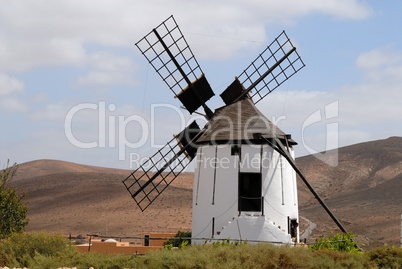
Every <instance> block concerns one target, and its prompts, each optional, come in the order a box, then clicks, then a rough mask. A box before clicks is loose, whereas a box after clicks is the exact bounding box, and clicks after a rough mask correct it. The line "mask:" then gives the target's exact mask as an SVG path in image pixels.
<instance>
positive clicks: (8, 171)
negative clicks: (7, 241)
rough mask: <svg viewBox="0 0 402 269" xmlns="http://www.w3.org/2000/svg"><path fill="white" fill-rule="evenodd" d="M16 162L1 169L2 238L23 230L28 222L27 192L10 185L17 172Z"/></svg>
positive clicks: (0, 226) (0, 224)
mask: <svg viewBox="0 0 402 269" xmlns="http://www.w3.org/2000/svg"><path fill="white" fill-rule="evenodd" d="M17 169H18V166H17V165H16V164H14V165H12V166H11V167H10V166H9V161H7V166H6V168H5V169H3V170H0V216H1V217H0V239H4V238H7V237H8V236H10V235H11V234H12V233H15V232H22V231H24V229H25V226H26V225H27V224H28V218H27V214H28V207H27V206H26V205H25V204H24V202H23V201H22V198H24V196H25V194H24V193H22V194H20V193H18V192H17V190H15V189H14V188H12V187H11V186H10V184H9V183H10V181H11V180H12V178H13V177H14V175H15V173H16V172H17Z"/></svg>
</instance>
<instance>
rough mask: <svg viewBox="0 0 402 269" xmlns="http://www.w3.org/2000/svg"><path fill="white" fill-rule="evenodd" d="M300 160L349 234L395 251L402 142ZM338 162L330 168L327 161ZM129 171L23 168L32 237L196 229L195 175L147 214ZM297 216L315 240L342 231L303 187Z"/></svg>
mask: <svg viewBox="0 0 402 269" xmlns="http://www.w3.org/2000/svg"><path fill="white" fill-rule="evenodd" d="M326 158H329V159H327V161H325V162H323V161H320V160H319V159H317V158H315V157H314V156H305V157H301V158H298V159H297V160H296V161H297V164H298V166H299V167H300V168H301V170H302V171H303V173H304V174H305V175H306V177H307V179H308V180H309V181H310V183H311V184H312V185H313V186H314V188H315V189H316V191H317V192H318V193H319V194H320V196H321V197H322V198H323V199H324V200H325V202H326V203H327V204H328V206H329V207H330V208H331V210H332V211H333V212H334V214H335V215H336V216H337V217H338V219H339V220H340V221H341V222H342V224H343V225H344V226H345V228H346V229H347V230H349V231H353V232H354V233H355V234H358V235H359V240H360V242H363V243H365V244H368V245H370V246H374V245H381V244H384V243H387V244H392V245H395V244H398V243H399V236H400V216H401V214H402V195H401V194H400V191H401V190H402V138H400V137H391V138H388V139H385V140H378V141H371V142H366V143H361V144H356V145H352V146H347V147H343V148H340V149H338V150H337V151H331V152H328V154H326ZM334 159H337V160H338V165H337V166H331V165H328V164H327V163H328V162H329V161H328V160H334ZM129 173H130V171H128V170H120V169H110V168H103V167H95V166H88V165H80V164H75V163H69V162H63V161H55V160H38V161H33V162H28V163H23V164H21V165H20V166H19V169H18V172H17V175H16V176H15V178H14V179H13V185H14V186H15V187H17V188H18V189H19V190H23V191H25V192H26V193H27V196H26V198H25V200H26V202H28V206H29V218H30V223H29V225H28V227H27V230H28V231H33V230H47V231H50V232H59V233H62V234H66V235H67V234H70V233H71V234H73V235H77V234H79V233H82V234H87V233H99V234H102V235H127V236H130V235H136V234H137V233H139V232H147V231H168V232H176V231H177V230H190V229H191V199H192V173H183V174H182V175H180V177H179V178H178V179H176V180H175V181H174V182H173V184H172V186H171V187H170V188H168V189H167V190H166V191H165V192H164V193H163V194H162V195H161V196H160V197H159V198H158V199H157V200H156V201H155V202H154V203H153V204H152V205H151V206H150V207H149V208H148V209H147V210H146V211H145V212H141V211H140V210H139V209H138V208H137V206H136V205H135V204H134V201H133V200H132V199H131V197H130V196H129V194H128V192H127V191H126V189H125V188H124V186H123V184H122V183H121V181H122V179H124V178H125V177H126V176H127V175H128V174H129ZM298 187H299V205H300V215H301V216H303V217H306V218H307V219H309V220H310V221H312V222H314V223H316V224H317V228H316V229H315V230H314V233H313V238H311V239H309V240H310V241H312V240H314V237H316V236H321V235H327V234H329V233H331V232H338V231H339V230H338V229H337V227H336V226H335V224H334V223H333V222H332V220H331V219H330V218H329V217H327V214H326V212H325V211H324V210H323V209H322V208H321V207H320V206H319V205H318V203H317V202H316V200H315V199H314V198H313V196H312V195H311V194H310V193H309V192H308V190H307V189H306V188H305V186H304V184H303V183H302V181H301V180H299V181H298Z"/></svg>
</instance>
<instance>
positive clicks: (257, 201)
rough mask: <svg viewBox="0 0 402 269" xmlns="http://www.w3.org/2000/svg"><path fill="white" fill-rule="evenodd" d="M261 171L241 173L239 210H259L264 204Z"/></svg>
mask: <svg viewBox="0 0 402 269" xmlns="http://www.w3.org/2000/svg"><path fill="white" fill-rule="evenodd" d="M261 185H262V179H261V173H240V175H239V211H259V212H261V204H262V194H261V192H262V191H261V190H262V186H261Z"/></svg>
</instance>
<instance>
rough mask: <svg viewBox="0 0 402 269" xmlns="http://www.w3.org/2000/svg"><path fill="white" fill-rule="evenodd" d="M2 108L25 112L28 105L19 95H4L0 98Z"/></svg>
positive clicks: (6, 110) (2, 109)
mask: <svg viewBox="0 0 402 269" xmlns="http://www.w3.org/2000/svg"><path fill="white" fill-rule="evenodd" d="M0 110H1V111H4V112H7V113H10V112H23V111H26V110H27V105H26V104H25V102H24V101H22V100H20V99H19V98H17V97H3V98H1V99H0Z"/></svg>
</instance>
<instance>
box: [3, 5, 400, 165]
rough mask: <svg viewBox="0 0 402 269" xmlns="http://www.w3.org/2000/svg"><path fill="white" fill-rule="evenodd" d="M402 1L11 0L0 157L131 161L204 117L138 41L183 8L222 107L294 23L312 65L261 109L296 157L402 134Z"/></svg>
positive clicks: (6, 14) (185, 26) (293, 33)
mask: <svg viewBox="0 0 402 269" xmlns="http://www.w3.org/2000/svg"><path fill="white" fill-rule="evenodd" d="M401 5H402V4H401V3H400V2H399V1H357V0H341V1H339V0H309V1H297V0H285V1H274V0H253V1H249V0H248V1H229V0H226V1H209V0H207V1H180V0H175V1H162V0H160V1H150V0H147V1H121V0H119V1H74V0H69V1H67V0H66V1H39V0H37V1H21V0H13V1H7V0H5V1H3V2H2V9H1V10H0V25H2V27H1V29H0V113H1V114H0V124H1V127H0V137H1V138H0V162H1V163H2V164H4V163H5V162H6V161H7V159H10V161H11V162H17V163H23V162H27V161H31V160H36V159H59V160H66V161H72V162H77V163H83V164H90V165H99V166H107V167H119V168H127V169H129V168H131V167H130V166H133V162H132V160H131V161H130V154H135V156H137V159H138V158H145V157H147V156H149V155H150V154H151V153H152V152H153V151H155V150H156V149H157V147H158V145H163V144H164V143H165V142H167V141H168V140H170V139H171V138H172V134H174V133H178V132H179V131H181V130H182V129H183V128H184V127H185V126H186V124H187V123H188V122H189V121H190V120H191V119H192V118H194V117H193V116H194V115H193V116H190V115H188V113H187V114H186V112H184V111H182V110H180V108H178V107H179V106H180V103H179V101H178V100H176V99H174V98H173V96H172V93H171V91H170V90H168V89H167V87H166V85H165V84H164V83H163V82H162V81H161V80H160V78H159V77H158V76H157V74H155V72H154V70H153V69H152V68H151V67H150V66H149V65H148V63H147V61H146V60H145V58H143V56H142V55H141V54H140V52H139V51H138V50H137V48H136V47H135V45H134V44H135V43H136V42H137V41H138V40H140V39H141V38H142V37H143V36H144V35H146V34H147V33H148V32H149V31H150V30H151V29H152V28H153V27H155V26H157V25H158V24H159V23H161V22H162V21H163V20H165V19H166V18H168V17H169V16H170V15H174V17H175V19H176V21H177V23H178V24H179V26H180V28H181V30H182V32H183V33H184V35H185V37H186V39H187V41H188V43H189V45H190V47H191V49H192V50H193V52H194V54H195V56H196V58H197V60H198V62H199V63H200V65H201V68H202V69H203V71H204V73H205V75H206V77H207V79H208V81H209V82H210V84H211V86H212V88H213V90H214V92H215V94H216V96H215V98H214V99H212V100H211V101H210V102H208V105H209V106H210V107H211V108H213V109H215V108H217V107H219V106H221V105H222V102H221V101H220V100H219V94H220V93H221V92H222V91H223V90H224V89H225V88H226V87H227V86H228V85H229V84H230V83H231V82H232V80H233V78H234V76H236V75H239V74H240V73H241V72H242V71H243V70H244V69H245V68H246V67H247V66H248V64H249V63H250V62H251V61H252V60H253V59H254V58H255V57H256V56H257V55H258V53H260V52H261V51H262V50H263V49H264V48H265V47H266V46H267V45H268V44H269V43H270V42H271V41H272V40H273V39H274V38H275V37H276V36H277V35H278V34H279V33H280V32H281V31H282V30H286V32H287V34H288V35H289V37H290V38H291V40H292V42H293V43H294V44H295V45H296V47H297V50H298V52H299V54H300V55H301V57H302V59H303V60H304V62H305V64H306V67H305V68H304V69H302V70H301V71H300V73H298V74H296V75H295V76H294V77H292V78H291V79H289V80H288V81H287V82H286V83H284V84H283V85H282V86H281V87H280V88H278V89H277V90H276V91H275V92H274V93H272V94H270V95H269V96H267V97H266V98H265V99H264V100H263V101H262V102H260V103H259V104H258V108H259V109H260V110H261V111H262V112H263V113H264V114H265V115H266V116H267V117H268V118H269V119H271V120H273V121H276V122H277V123H278V125H279V127H280V128H281V129H282V130H284V131H285V132H286V133H290V134H292V137H293V138H294V139H295V140H296V141H297V142H298V143H299V145H298V146H296V148H295V151H296V155H297V156H302V155H306V154H309V153H315V152H319V151H322V150H325V149H330V148H334V147H338V146H345V145H350V144H354V143H359V142H365V141H370V140H376V139H385V138H388V137H390V136H400V134H401V131H402V130H401V129H402V125H401V124H400V115H402V106H401V105H400V100H402V91H401V88H402V86H401V85H402V36H401V34H400V30H399V29H398V27H399V26H400V25H402V19H401V17H400V10H401V8H402V7H401ZM79 108H81V109H79ZM74 111H76V113H73V112H74ZM199 121H201V123H202V119H199ZM68 125H69V126H70V127H68ZM69 128H70V129H69ZM77 141H78V142H80V143H78V144H77ZM131 156H133V155H131Z"/></svg>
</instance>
